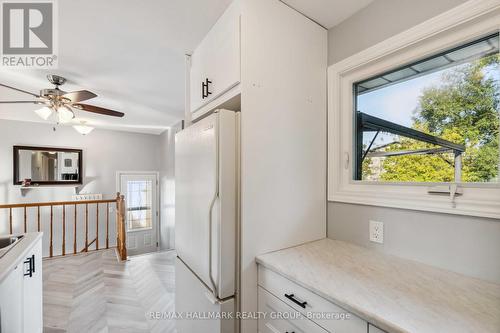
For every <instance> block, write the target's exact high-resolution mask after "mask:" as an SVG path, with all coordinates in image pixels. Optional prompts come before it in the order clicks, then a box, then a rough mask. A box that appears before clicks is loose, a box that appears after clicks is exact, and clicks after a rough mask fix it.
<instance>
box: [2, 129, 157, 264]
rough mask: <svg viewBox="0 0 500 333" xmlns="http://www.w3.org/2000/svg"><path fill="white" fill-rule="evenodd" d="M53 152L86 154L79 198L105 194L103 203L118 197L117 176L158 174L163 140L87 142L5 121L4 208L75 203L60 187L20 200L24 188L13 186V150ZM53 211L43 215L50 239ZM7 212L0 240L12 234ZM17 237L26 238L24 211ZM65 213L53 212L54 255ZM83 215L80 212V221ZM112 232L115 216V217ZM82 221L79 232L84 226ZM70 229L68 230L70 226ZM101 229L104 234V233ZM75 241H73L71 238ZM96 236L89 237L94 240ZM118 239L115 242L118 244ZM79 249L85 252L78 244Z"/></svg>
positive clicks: (101, 133)
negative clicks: (44, 148)
mask: <svg viewBox="0 0 500 333" xmlns="http://www.w3.org/2000/svg"><path fill="white" fill-rule="evenodd" d="M13 145H31V146H52V147H67V148H78V149H83V162H84V163H83V172H84V178H83V179H84V185H83V186H82V187H81V192H80V193H102V194H103V196H104V198H114V197H115V196H116V171H118V170H120V171H159V169H160V153H161V149H160V146H161V145H160V136H158V135H147V134H137V133H126V132H118V131H109V130H99V129H96V130H94V131H93V132H92V133H90V134H89V135H87V136H83V135H81V134H79V133H77V132H76V131H75V130H74V129H73V128H71V127H58V128H57V130H56V131H55V132H54V131H53V130H52V126H51V125H46V124H39V123H28V122H18V121H8V120H0V202H1V203H20V202H47V201H64V200H71V196H72V195H73V194H75V189H74V188H70V187H57V188H46V189H43V188H41V189H32V190H29V191H28V192H27V193H26V195H25V196H22V195H21V191H20V189H19V187H15V186H14V185H13V181H12V177H13V170H12V163H13V162H12V158H13V157H12V146H13ZM67 209H68V212H67V222H66V223H67V229H66V230H67V234H68V237H69V239H67V240H66V242H67V243H68V242H71V244H72V242H73V239H72V228H71V229H68V228H69V227H72V223H73V219H72V216H73V215H72V214H73V208H72V207H68V208H67ZM94 209H95V208H93V207H91V211H90V214H89V216H90V219H89V225H90V234H91V235H95V222H94V221H95V210H94ZM49 211H50V208H46V209H43V210H42V226H43V227H44V228H43V229H44V231H45V232H47V233H48V230H49V229H48V226H49V222H50V215H49V214H50V213H49ZM6 213H7V212H6V211H3V212H1V211H0V234H2V233H5V232H8V218H7V214H6ZM14 214H16V215H15V216H14V225H15V228H14V232H22V209H21V210H18V211H17V212H15V213H14ZM61 214H62V213H61V208H54V229H55V232H56V233H55V234H54V253H59V252H60V251H61V245H60V244H61V236H60V232H61V224H62V215H61ZM83 216H84V212H83V211H82V212H80V217H83ZM110 216H111V217H112V224H111V226H110V231H111V232H113V231H114V230H115V229H114V228H115V226H114V213H112V214H110ZM28 220H29V225H28V230H33V231H34V230H35V229H36V209H32V210H30V211H29V212H28ZM102 221H105V207H101V209H100V223H102ZM83 223H84V222H83V220H82V221H80V220H79V221H78V226H83ZM68 225H69V226H68ZM100 229H101V228H100ZM69 235H71V236H69ZM94 237H95V236H92V237H89V239H90V240H92V239H94ZM99 237H100V247H102V246H103V245H104V239H105V237H104V234H102V233H101V232H100V235H99ZM115 238H116V237H115V235H114V234H113V236H111V235H110V240H111V241H113V244H114V241H115ZM47 242H48V237H44V255H46V254H47V253H48V252H47V251H48V247H47V244H48V243H47ZM79 243H80V245H79V248H80V249H81V248H82V247H83V246H82V244H83V243H81V242H79Z"/></svg>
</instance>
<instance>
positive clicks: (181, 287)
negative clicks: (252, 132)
mask: <svg viewBox="0 0 500 333" xmlns="http://www.w3.org/2000/svg"><path fill="white" fill-rule="evenodd" d="M238 151H239V114H238V113H235V112H233V111H227V110H218V111H216V112H215V113H213V114H211V115H209V116H207V117H206V118H203V119H201V120H200V121H198V122H196V123H194V124H192V125H191V126H189V127H188V128H186V129H184V130H182V131H181V132H179V133H177V134H176V136H175V247H176V250H177V259H176V267H175V284H176V289H175V311H176V313H177V314H179V316H178V317H177V332H178V333H195V332H204V333H219V332H224V333H234V332H235V331H236V325H237V323H236V320H235V319H234V316H235V311H236V304H237V300H236V294H237V292H236V291H237V279H238V273H237V267H238V257H239V256H238V247H239V245H238V243H239V236H238V234H239V228H238V225H239V224H238V195H239V171H238V165H239V153H238Z"/></svg>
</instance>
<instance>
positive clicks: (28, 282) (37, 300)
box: [23, 240, 43, 333]
mask: <svg viewBox="0 0 500 333" xmlns="http://www.w3.org/2000/svg"><path fill="white" fill-rule="evenodd" d="M30 260H31V263H29V262H30ZM24 261H25V263H24V264H23V265H24V267H23V269H24V272H23V273H24V274H23V285H24V288H23V289H24V290H23V312H24V316H23V322H24V332H25V333H41V332H42V329H43V312H42V298H43V286H42V242H41V240H39V241H38V242H37V243H36V244H35V246H34V247H33V248H32V249H31V251H30V252H29V253H28V255H27V256H26V258H25V260H24ZM30 271H31V274H30ZM30 275H31V276H30Z"/></svg>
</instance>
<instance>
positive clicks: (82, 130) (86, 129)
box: [73, 121, 94, 135]
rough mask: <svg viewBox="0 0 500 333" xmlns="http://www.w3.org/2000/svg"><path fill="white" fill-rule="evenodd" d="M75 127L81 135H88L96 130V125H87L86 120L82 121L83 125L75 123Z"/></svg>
mask: <svg viewBox="0 0 500 333" xmlns="http://www.w3.org/2000/svg"><path fill="white" fill-rule="evenodd" d="M73 128H74V129H75V130H76V131H77V132H78V133H80V134H81V135H87V134H89V133H90V132H92V131H93V130H94V127H92V126H88V125H86V122H85V121H82V122H81V125H73Z"/></svg>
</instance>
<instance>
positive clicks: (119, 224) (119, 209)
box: [116, 192, 127, 260]
mask: <svg viewBox="0 0 500 333" xmlns="http://www.w3.org/2000/svg"><path fill="white" fill-rule="evenodd" d="M116 228H117V232H116V234H117V239H116V242H117V248H118V255H119V257H120V259H121V260H127V245H126V244H127V240H126V235H127V232H126V228H125V197H124V196H123V195H120V193H119V192H118V193H117V194H116Z"/></svg>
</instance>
